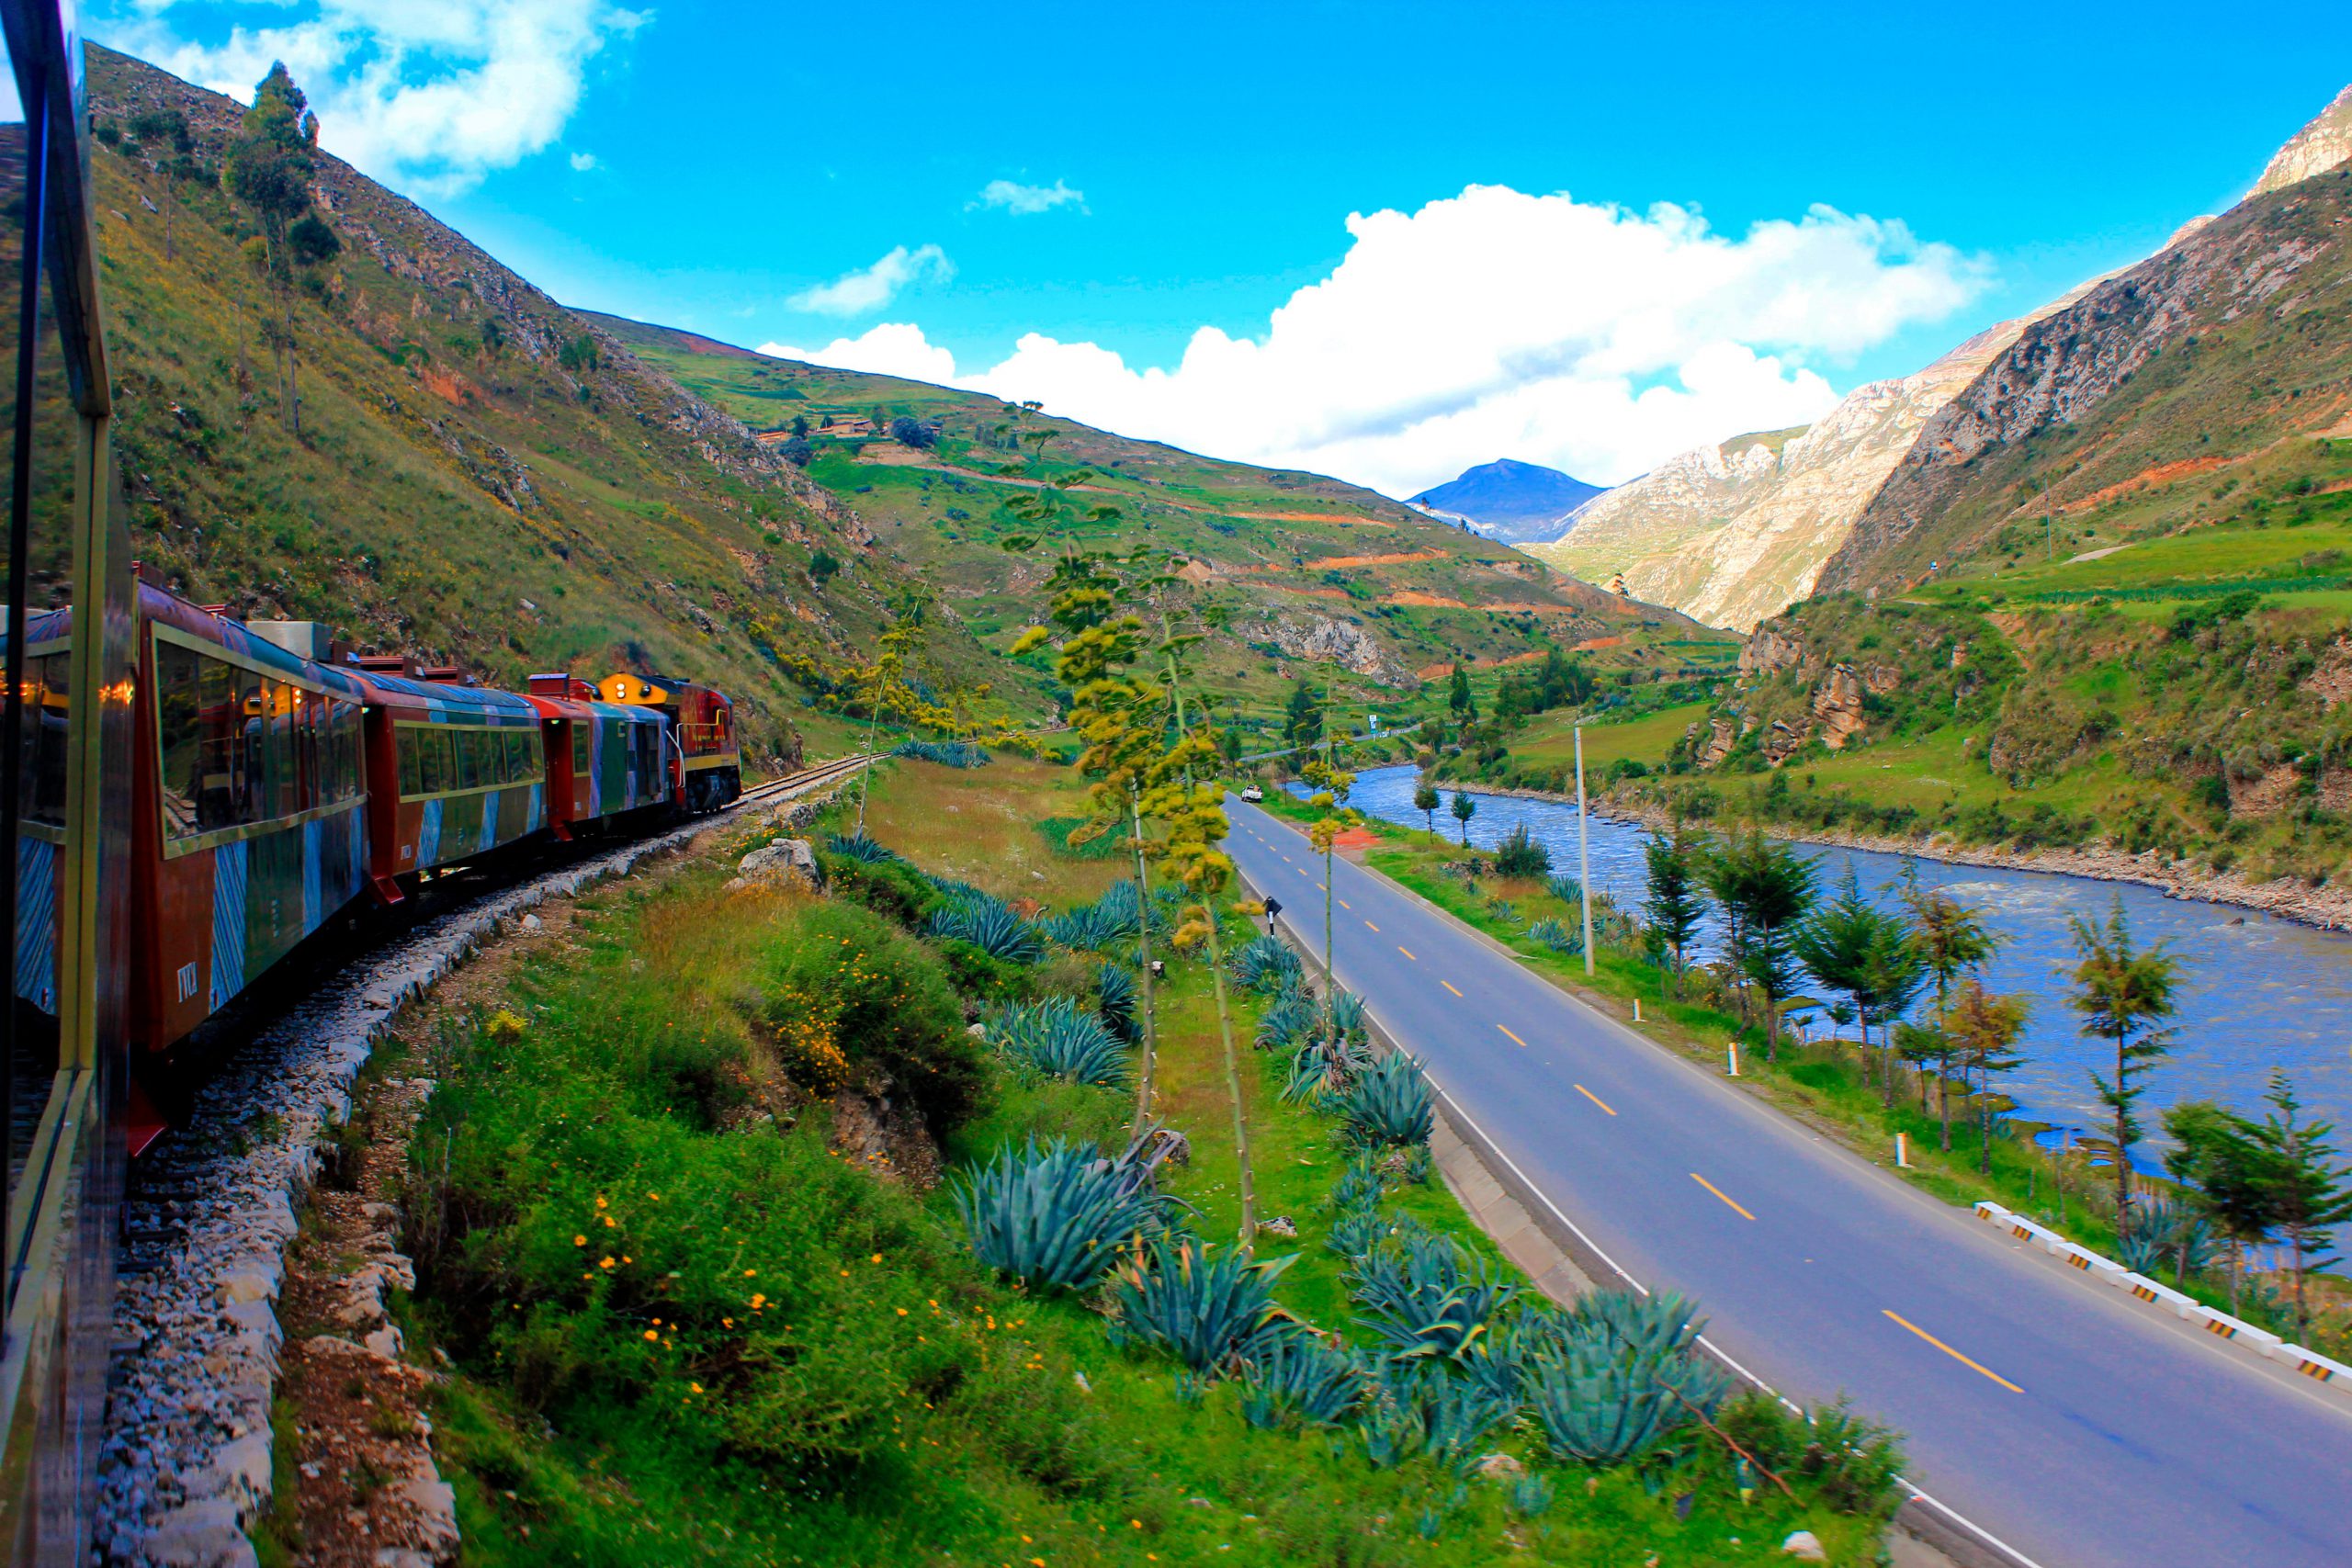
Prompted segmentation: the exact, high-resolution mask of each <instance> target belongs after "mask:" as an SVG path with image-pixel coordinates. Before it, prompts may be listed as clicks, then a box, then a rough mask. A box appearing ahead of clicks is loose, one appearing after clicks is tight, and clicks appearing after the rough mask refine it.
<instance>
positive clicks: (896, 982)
mask: <svg viewBox="0 0 2352 1568" xmlns="http://www.w3.org/2000/svg"><path fill="white" fill-rule="evenodd" d="M791 934H792V937H793V938H794V940H791V941H789V942H784V943H781V944H780V945H779V949H778V951H777V952H776V953H775V957H774V959H773V960H772V962H771V964H769V966H768V968H767V972H766V974H765V975H763V976H762V978H763V980H764V981H765V983H766V988H767V997H766V998H765V1000H764V1002H763V1007H762V1014H763V1020H764V1021H765V1022H766V1024H767V1026H768V1028H769V1030H770V1031H771V1032H772V1033H773V1034H774V1035H775V1037H776V1038H778V1039H779V1040H786V1041H789V1040H793V1039H796V1038H800V1037H805V1036H807V1035H809V1033H810V1032H811V1026H812V1022H821V1024H822V1025H823V1028H824V1030H825V1032H827V1033H828V1034H829V1035H830V1037H831V1042H832V1043H833V1045H834V1047H835V1048H836V1049H837V1050H838V1051H839V1052H840V1054H841V1055H842V1059H843V1061H844V1062H845V1063H846V1065H847V1066H848V1068H849V1069H850V1071H851V1072H852V1073H853V1074H854V1073H856V1072H858V1071H859V1070H860V1069H862V1068H869V1067H870V1068H872V1069H874V1070H876V1071H878V1072H879V1073H881V1074H882V1075H884V1076H886V1077H888V1079H889V1080H890V1082H891V1083H892V1084H893V1085H895V1086H896V1087H897V1090H898V1092H899V1093H900V1094H902V1095H904V1096H905V1097H906V1098H907V1100H909V1101H910V1102H911V1103H912V1104H913V1105H914V1107H915V1109H916V1110H917V1111H920V1112H922V1118H923V1120H924V1121H925V1122H927V1123H929V1125H930V1126H931V1128H932V1130H933V1133H934V1134H944V1132H946V1131H948V1130H949V1129H951V1128H953V1127H954V1126H956V1123H958V1122H962V1121H963V1120H964V1119H965V1118H966V1117H967V1116H969V1115H970V1114H971V1113H972V1111H973V1108H974V1106H975V1105H976V1103H977V1102H978V1099H979V1095H980V1089H981V1084H982V1081H983V1080H982V1074H983V1071H984V1067H983V1061H984V1055H985V1053H984V1052H983V1050H982V1048H981V1046H980V1045H979V1043H978V1042H977V1041H975V1040H973V1039H971V1038H970V1037H969V1036H968V1035H967V1034H966V1033H965V1032H964V1011H963V1008H962V1007H961V1005H959V1004H958V1002H957V1001H956V992H955V987H954V986H953V984H952V982H951V981H950V979H949V975H948V970H947V966H946V965H945V964H944V963H942V962H941V960H940V958H939V956H938V955H937V954H935V953H933V952H932V951H931V950H930V949H929V948H927V947H925V946H924V945H923V944H922V942H917V941H916V940H914V939H913V938H912V937H910V936H908V935H906V934H904V933H903V932H901V931H899V930H898V929H897V928H895V927H893V926H891V925H890V924H889V923H888V922H887V921H885V920H884V919H882V918H881V917H880V916H878V915H876V914H875V913H874V912H873V911H872V910H870V909H864V908H857V907H856V906H854V905H849V904H842V903H838V902H823V903H810V904H807V905H804V906H802V907H801V908H800V909H799V911H798V913H797V919H795V920H794V921H793V923H792V932H791Z"/></svg>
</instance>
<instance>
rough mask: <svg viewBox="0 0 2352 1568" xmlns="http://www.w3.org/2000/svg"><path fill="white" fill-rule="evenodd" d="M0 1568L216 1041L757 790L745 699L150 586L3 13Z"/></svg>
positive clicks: (37, 1506) (50, 1530)
mask: <svg viewBox="0 0 2352 1568" xmlns="http://www.w3.org/2000/svg"><path fill="white" fill-rule="evenodd" d="M0 45H5V50H6V57H7V58H6V62H5V70H0V277H5V279H6V284H7V288H8V293H9V297H10V299H12V301H13V303H12V305H11V307H10V308H9V309H8V310H5V311H0V400H5V401H6V405H7V406H6V417H0V468H5V469H6V473H5V474H4V475H0V479H6V499H5V500H0V519H5V525H6V533H7V537H6V545H5V548H0V910H5V911H6V913H7V916H8V919H9V931H8V933H7V938H6V941H0V998H5V1000H6V1006H0V1100H4V1101H5V1111H6V1114H5V1117H0V1124H5V1126H6V1181H5V1184H0V1247H5V1248H6V1258H5V1264H4V1266H0V1554H5V1557H6V1562H9V1563H12V1564H23V1563H40V1564H54V1565H57V1568H66V1565H69V1564H71V1565H76V1568H78V1565H80V1564H84V1563H86V1562H88V1561H89V1560H90V1557H91V1553H92V1551H93V1548H94V1544H95V1543H94V1541H93V1540H92V1536H93V1526H94V1518H95V1504H96V1479H97V1470H96V1466H97V1445H98V1439H99V1436H100V1434H101V1433H102V1432H103V1430H104V1428H105V1411H106V1382H105V1374H106V1365H107V1349H108V1345H109V1343H110V1339H111V1334H110V1314H111V1310H112V1306H113V1300H114V1284H115V1281H114V1267H115V1256H116V1243H117V1239H118V1233H119V1228H120V1223H121V1201H122V1192H123V1188H124V1182H125V1179H126V1174H127V1172H128V1171H129V1169H130V1161H131V1160H132V1158H133V1156H134V1154H135V1152H136V1151H137V1150H138V1149H140V1148H141V1147H143V1146H145V1145H147V1144H149V1143H150V1142H152V1141H153V1139H154V1138H155V1137H157V1136H159V1135H161V1134H162V1133H163V1131H164V1125H165V1122H167V1120H168V1118H167V1117H166V1116H165V1115H164V1111H163V1110H162V1109H159V1106H160V1105H162V1104H164V1103H165V1102H167V1101H168V1100H169V1099H170V1098H171V1097H170V1095H169V1094H168V1092H167V1089H168V1086H169V1085H170V1084H171V1083H172V1082H173V1081H174V1080H175V1078H176V1077H178V1075H179V1074H180V1073H181V1071H182V1069H184V1068H185V1067H187V1066H188V1065H189V1061H190V1058H193V1057H194V1056H196V1055H197V1053H196V1052H195V1051H194V1050H193V1048H192V1047H191V1046H190V1043H189V1042H190V1041H191V1038H192V1037H193V1038H199V1039H200V1038H201V1036H200V1035H198V1034H197V1031H198V1025H200V1024H201V1023H203V1022H204V1021H205V1020H207V1019H209V1018H211V1017H213V1016H214V1015H216V1014H217V1013H219V1012H220V1010H222V1009H223V1008H225V1007H228V1006H229V1005H230V1004H231V1003H232V1002H233V1001H234V1000H235V999H236V998H238V997H240V996H241V995H243V994H245V993H246V992H248V991H249V990H250V989H251V988H252V987H253V986H254V984H255V982H256V981H257V980H259V979H260V978H261V977H262V976H265V975H266V974H267V973H269V972H270V970H271V969H272V968H273V967H275V966H277V965H278V964H283V963H285V962H286V961H287V959H288V956H289V955H290V954H293V953H296V952H297V950H298V949H300V947H301V944H302V943H304V942H306V941H309V940H311V939H313V938H315V937H317V936H319V935H320V933H321V932H322V931H323V930H324V929H325V928H327V927H328V926H329V925H331V924H334V923H337V922H341V921H344V920H347V919H351V918H353V917H354V916H356V915H362V914H365V913H366V912H367V911H368V910H370V909H385V908H392V907H396V906H399V905H401V904H403V903H405V902H407V901H408V900H411V899H413V898H415V897H418V889H419V886H420V885H421V884H424V883H425V882H427V881H429V880H430V879H433V878H436V877H439V876H442V875H444V874H448V873H449V872H451V871H452V870H454V869H455V868H457V867H459V866H464V865H472V864H478V863H489V862H493V861H495V860H497V859H499V858H500V857H508V856H519V855H524V854H527V853H529V852H532V849H533V847H534V846H544V845H549V844H555V843H559V842H562V841H566V840H581V839H594V838H597V837H600V836H606V835H620V834H629V833H637V832H642V831H645V830H647V829H651V828H654V827H657V826H660V825H661V824H662V823H664V822H667V821H670V820H673V819H675V818H679V817H682V816H684V815H687V814H690V813H695V812H702V811H711V810H716V809H718V808H720V807H724V806H725V805H727V804H728V803H729V801H731V800H733V799H734V798H736V797H737V796H738V795H740V794H741V790H742V771H741V747H740V743H739V740H738V737H737V730H736V716H735V711H734V705H733V704H732V703H731V702H730V701H729V698H728V696H727V694H725V693H723V692H720V691H718V690H717V689H716V688H714V687H712V686H710V685H708V684H707V683H704V682H697V681H695V680H691V679H686V678H682V677H679V676H676V675H672V674H655V673H652V672H650V671H623V672H616V673H613V674H610V675H606V676H603V677H600V678H598V679H595V680H590V679H586V678H583V677H581V676H578V675H574V674H572V673H570V672H567V671H554V672H550V673H547V674H542V675H536V676H533V677H531V678H530V679H529V680H528V681H526V682H524V685H523V689H522V690H520V691H511V692H510V691H501V690H495V689H492V688H490V687H486V686H482V685H479V684H475V683H473V682H469V681H468V680H466V679H465V678H464V677H463V675H462V673H461V672H460V671H457V670H454V669H450V668H447V667H424V666H420V665H418V664H417V663H416V662H415V661H414V660H412V659H408V658H404V657H399V656H390V655H387V656H370V655H364V654H360V653H356V652H355V651H353V650H351V649H342V648H338V647H336V646H334V644H333V643H332V642H331V641H330V640H329V639H327V638H326V637H325V636H324V635H323V632H322V628H320V627H319V626H315V625H312V624H310V623H301V622H270V621H258V620H256V621H252V622H244V621H239V620H237V619H234V618H232V617H231V616H229V615H226V614H224V613H223V612H222V610H221V608H220V607H218V606H213V607H208V606H204V605H200V604H192V603H190V602H189V601H188V600H187V599H186V598H183V597H181V596H180V595H178V594H175V593H173V592H169V591H168V590H167V589H166V588H165V587H164V586H163V585H161V584H159V583H155V582H149V581H142V580H141V576H140V574H139V572H138V570H137V569H136V566H135V564H134V563H133V561H132V560H131V550H130V534H129V528H128V525H127V520H126V513H125V509H124V507H123V505H122V502H121V499H120V497H121V482H120V479H119V475H118V473H117V471H116V459H115V454H114V450H113V443H112V438H111V434H110V432H111V427H112V422H113V419H114V417H115V412H116V410H115V402H114V383H113V378H112V374H111V368H110V366H109V362H108V355H107V333H106V320H105V310H104V300H103V290H102V288H101V286H100V268H99V265H98V254H97V244H96V214H95V211H94V205H93V199H92V195H91V186H90V171H89V160H90V143H91V139H92V129H91V122H90V118H89V114H88V107H87V104H86V102H85V94H84V73H83V48H82V43H81V39H80V38H79V36H78V34H77V31H76V27H75V7H74V6H73V5H71V4H69V3H66V0H0Z"/></svg>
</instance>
